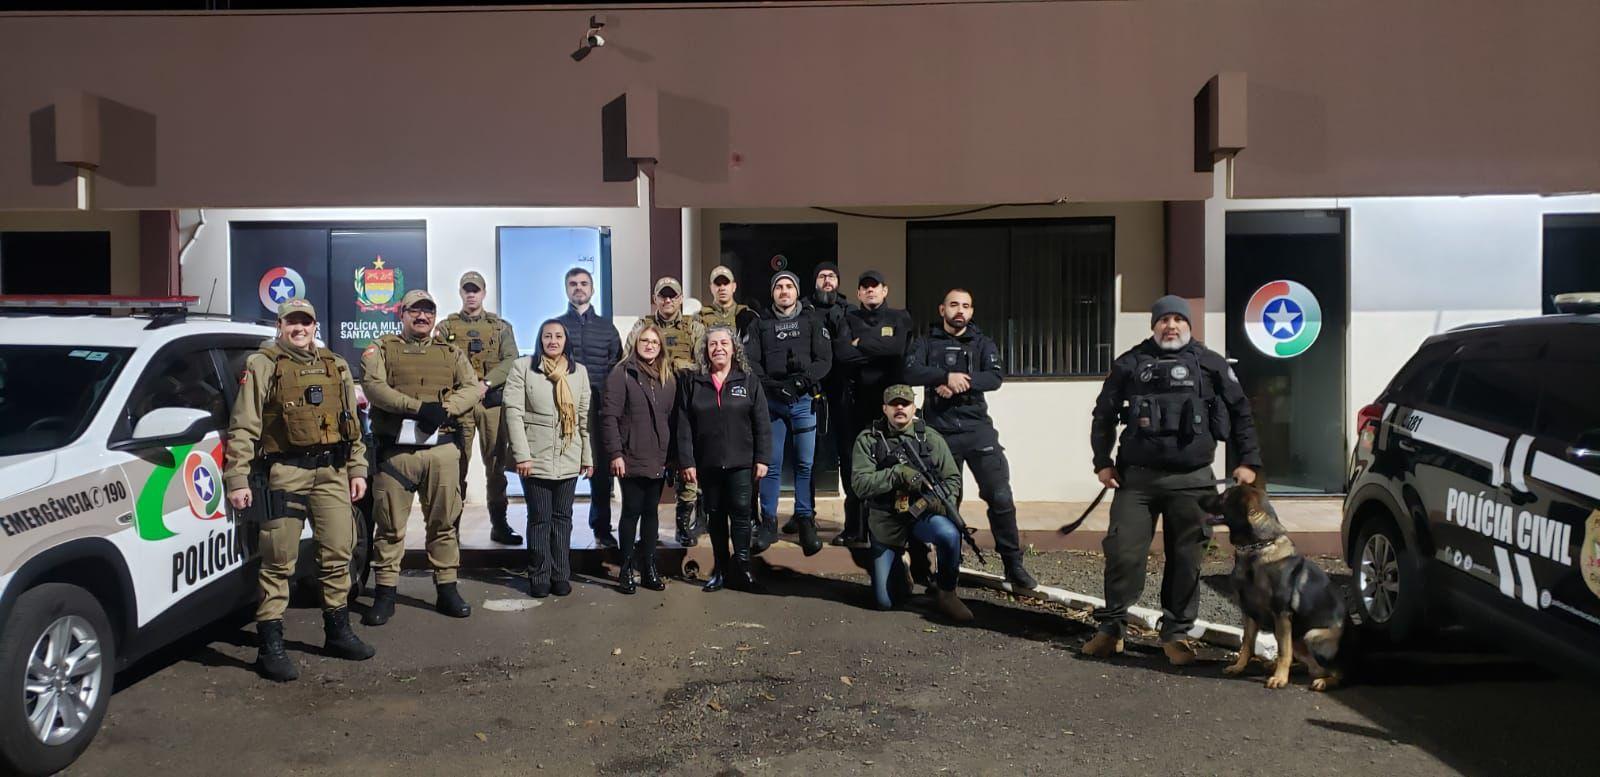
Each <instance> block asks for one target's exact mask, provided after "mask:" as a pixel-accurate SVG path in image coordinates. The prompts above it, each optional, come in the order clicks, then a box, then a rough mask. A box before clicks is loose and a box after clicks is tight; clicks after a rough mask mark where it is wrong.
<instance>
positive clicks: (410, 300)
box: [400, 289, 439, 310]
mask: <svg viewBox="0 0 1600 777" xmlns="http://www.w3.org/2000/svg"><path fill="white" fill-rule="evenodd" d="M418 302H427V303H428V304H430V305H433V306H434V308H436V309H437V308H438V307H439V303H437V302H434V301H433V295H432V294H429V293H428V290H427V289H412V290H411V291H408V292H406V295H405V296H404V297H401V298H400V309H401V310H410V309H411V306H412V305H415V304H417V303H418Z"/></svg>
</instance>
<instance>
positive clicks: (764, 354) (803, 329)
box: [756, 310, 811, 379]
mask: <svg viewBox="0 0 1600 777" xmlns="http://www.w3.org/2000/svg"><path fill="white" fill-rule="evenodd" d="M810 316H811V314H810V313H807V312H805V311H804V310H802V311H801V312H800V314H799V315H796V316H795V317H794V318H777V317H776V314H774V316H773V317H772V318H768V319H764V320H762V321H761V322H760V324H759V325H758V326H757V327H756V330H757V331H758V332H760V333H761V370H762V372H764V373H766V376H767V377H768V378H772V379H782V378H786V377H789V376H790V375H797V374H800V373H802V372H805V371H806V368H807V367H809V366H811V318H810Z"/></svg>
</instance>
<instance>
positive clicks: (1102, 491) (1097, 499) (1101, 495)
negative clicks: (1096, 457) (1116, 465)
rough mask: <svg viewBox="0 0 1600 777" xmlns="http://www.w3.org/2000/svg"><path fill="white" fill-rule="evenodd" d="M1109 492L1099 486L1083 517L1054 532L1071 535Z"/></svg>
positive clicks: (1215, 483)
mask: <svg viewBox="0 0 1600 777" xmlns="http://www.w3.org/2000/svg"><path fill="white" fill-rule="evenodd" d="M1232 482H1233V479H1232V478H1221V479H1219V480H1213V481H1211V482H1210V483H1208V484H1207V485H1210V486H1226V485H1228V484H1229V483H1232ZM1110 490H1111V486H1101V487H1100V493H1098V494H1095V495H1094V501H1092V502H1090V503H1089V506H1088V507H1086V508H1084V511H1083V515H1080V516H1078V520H1076V521H1073V522H1072V523H1069V524H1065V525H1063V526H1062V527H1061V528H1060V529H1057V530H1056V531H1058V532H1060V533H1062V534H1071V533H1073V532H1075V531H1077V530H1078V527H1079V526H1082V525H1083V522H1084V521H1087V520H1089V514H1090V513H1092V512H1094V509H1095V508H1096V507H1099V506H1100V501H1101V500H1103V499H1105V498H1106V492H1107V491H1110Z"/></svg>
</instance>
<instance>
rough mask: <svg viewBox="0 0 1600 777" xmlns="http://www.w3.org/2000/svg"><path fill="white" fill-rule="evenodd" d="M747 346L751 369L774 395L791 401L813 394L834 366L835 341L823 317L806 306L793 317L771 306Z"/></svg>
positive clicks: (753, 329) (746, 339) (748, 336)
mask: <svg viewBox="0 0 1600 777" xmlns="http://www.w3.org/2000/svg"><path fill="white" fill-rule="evenodd" d="M744 345H745V355H746V356H748V357H749V359H750V368H751V369H753V370H755V371H756V374H757V375H758V376H760V377H761V388H762V390H763V391H764V392H765V393H766V395H767V396H768V397H771V398H775V399H783V400H785V401H791V402H792V401H795V400H798V399H800V398H802V397H807V396H810V394H811V390H812V389H813V388H814V387H816V386H817V385H818V384H820V383H821V382H822V379H823V378H824V377H827V375H828V372H829V371H830V370H831V369H832V368H833V341H832V340H830V339H829V337H828V331H827V328H826V327H825V326H824V325H823V322H822V317H821V316H820V315H817V314H816V313H815V312H813V311H810V310H806V309H805V308H803V307H802V308H800V310H799V311H797V314H796V315H795V316H794V317H793V318H790V319H784V318H782V317H780V316H779V315H778V313H777V311H775V310H773V309H772V308H770V307H769V308H767V309H766V310H763V311H762V312H761V317H760V318H758V319H756V322H755V324H754V325H752V326H751V327H750V330H749V332H747V333H746V334H745V337H744Z"/></svg>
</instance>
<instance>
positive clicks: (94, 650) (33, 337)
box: [0, 298, 315, 774]
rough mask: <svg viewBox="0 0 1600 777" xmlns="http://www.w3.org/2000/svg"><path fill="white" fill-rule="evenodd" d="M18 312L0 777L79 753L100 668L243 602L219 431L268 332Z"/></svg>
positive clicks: (1, 367)
mask: <svg viewBox="0 0 1600 777" xmlns="http://www.w3.org/2000/svg"><path fill="white" fill-rule="evenodd" d="M29 304H32V305H38V304H40V302H39V301H31V302H30V303H29ZM46 304H48V303H46ZM105 304H110V303H109V302H107V303H105ZM118 304H124V305H132V304H134V303H130V302H127V301H122V302H120V303H118ZM152 304H153V303H152ZM20 305H21V303H19V302H18V301H17V300H15V299H12V300H9V301H8V300H6V299H3V298H0V773H11V772H19V773H22V774H47V773H50V772H53V771H56V770H59V769H62V768H64V767H66V766H67V765H68V764H70V763H72V761H73V760H74V759H75V758H77V757H78V755H79V754H80V753H82V752H83V750H84V748H85V747H87V746H88V744H89V741H90V740H91V739H92V738H93V737H94V735H95V732H96V730H97V729H98V728H99V726H100V722H101V720H102V718H103V717H104V716H105V711H106V705H107V702H108V701H109V700H110V696H111V690H112V678H113V675H114V673H115V672H117V671H119V670H120V669H122V668H125V667H127V666H128V665H129V664H130V663H132V662H133V661H134V660H136V659H138V658H139V657H141V656H144V655H147V654H149V653H150V652H151V651H153V650H155V649H157V648H159V647H161V646H163V645H165V644H168V643H170V642H172V641H173V640H175V639H177V638H178V637H180V636H183V635H184V634H186V633H188V632H190V631H193V630H195V629H197V628H199V627H201V626H203V625H206V624H208V623H210V622H212V621H214V620H216V619H218V618H220V617H223V616H225V615H228V614H230V613H235V612H238V611H239V610H240V609H241V608H242V607H246V606H248V605H249V604H250V603H251V602H253V601H254V600H255V598H256V595H257V594H256V586H255V576H254V565H253V563H252V562H253V560H254V558H253V557H254V556H255V553H254V551H255V537H254V535H253V533H252V532H245V531H243V530H242V529H241V527H240V526H239V525H237V524H235V522H234V519H233V517H232V516H231V514H230V513H229V511H228V510H226V509H225V504H226V503H225V500H224V494H223V485H222V457H223V447H224V439H223V434H224V433H225V430H226V427H227V422H228V416H229V412H230V409H231V406H232V402H233V396H234V393H235V390H236V389H237V387H238V378H237V376H239V375H240V374H241V372H242V370H243V365H244V360H245V357H246V356H247V355H249V354H250V353H251V352H252V351H254V350H255V349H256V348H257V347H258V346H259V345H260V344H261V341H262V340H263V338H267V337H271V336H273V330H272V329H270V328H267V327H263V326H255V325H250V324H240V323H233V322H228V321H221V320H214V319H211V320H208V319H200V318H193V317H188V316H185V315H184V313H183V311H182V308H181V307H177V308H176V309H172V308H170V307H169V308H167V309H159V310H156V311H155V312H154V313H153V314H135V315H116V316H113V315H71V314H68V315H59V314H58V315H39V314H37V313H36V311H29V310H26V309H24V310H18V309H17V308H18V307H19V306H20ZM157 307H159V306H157ZM58 312H61V311H58ZM123 312H126V311H123ZM301 556H302V558H303V559H304V558H309V557H314V556H315V554H314V553H313V552H304V553H302V554H301Z"/></svg>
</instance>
